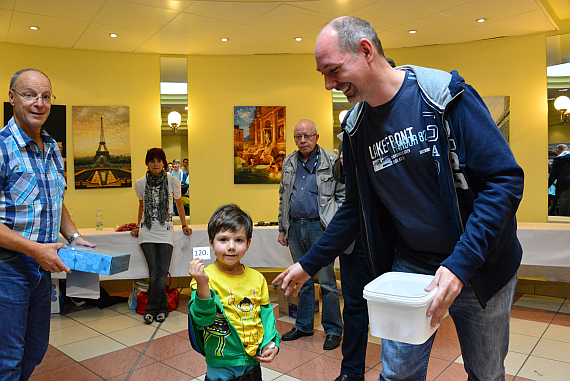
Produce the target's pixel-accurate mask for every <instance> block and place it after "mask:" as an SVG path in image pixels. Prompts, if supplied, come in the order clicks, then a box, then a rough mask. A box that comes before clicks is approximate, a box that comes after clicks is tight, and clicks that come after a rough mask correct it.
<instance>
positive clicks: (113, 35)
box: [109, 33, 119, 38]
mask: <svg viewBox="0 0 570 381" xmlns="http://www.w3.org/2000/svg"><path fill="white" fill-rule="evenodd" d="M109 36H111V37H113V38H115V37H119V35H118V34H117V33H109Z"/></svg>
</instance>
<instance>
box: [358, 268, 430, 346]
mask: <svg viewBox="0 0 570 381" xmlns="http://www.w3.org/2000/svg"><path fill="white" fill-rule="evenodd" d="M433 278H434V277H433V276H432V275H423V274H410V273H400V272H388V273H385V274H383V275H380V276H379V277H378V278H376V279H374V280H373V281H372V282H370V283H368V284H367V285H366V287H364V298H365V299H366V300H367V301H368V317H369V320H370V334H371V335H372V336H376V337H381V338H383V339H388V340H394V341H400V342H403V343H408V344H423V343H425V342H426V341H427V339H429V338H430V337H431V335H432V334H433V333H434V332H435V330H436V329H437V327H435V328H432V327H431V325H430V322H431V316H430V317H429V318H428V317H427V316H426V312H427V309H428V307H429V305H430V303H431V301H432V300H433V298H434V297H435V293H436V291H437V287H436V288H434V289H433V290H431V291H430V292H429V293H428V292H425V291H424V289H425V288H426V287H427V286H428V285H429V284H430V283H431V281H432V280H433ZM438 326H439V325H438Z"/></svg>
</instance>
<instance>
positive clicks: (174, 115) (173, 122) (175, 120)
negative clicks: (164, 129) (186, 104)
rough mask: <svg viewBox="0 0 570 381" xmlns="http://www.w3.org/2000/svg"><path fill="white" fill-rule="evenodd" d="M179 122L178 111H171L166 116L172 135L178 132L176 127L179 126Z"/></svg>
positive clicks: (180, 116) (180, 117)
mask: <svg viewBox="0 0 570 381" xmlns="http://www.w3.org/2000/svg"><path fill="white" fill-rule="evenodd" d="M180 122H182V115H180V113H179V112H178V111H172V112H171V113H170V114H168V124H169V125H170V128H171V129H172V135H176V132H177V131H178V126H180Z"/></svg>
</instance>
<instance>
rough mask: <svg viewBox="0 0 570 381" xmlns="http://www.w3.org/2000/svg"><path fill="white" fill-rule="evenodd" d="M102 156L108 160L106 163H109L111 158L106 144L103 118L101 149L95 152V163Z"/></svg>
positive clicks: (98, 148) (100, 139)
mask: <svg viewBox="0 0 570 381" xmlns="http://www.w3.org/2000/svg"><path fill="white" fill-rule="evenodd" d="M101 156H103V157H104V158H105V159H107V160H106V161H108V159H109V156H110V155H109V150H108V149H107V144H106V143H105V134H104V132H103V116H101V137H100V138H99V147H97V151H96V152H95V161H97V159H99V157H101Z"/></svg>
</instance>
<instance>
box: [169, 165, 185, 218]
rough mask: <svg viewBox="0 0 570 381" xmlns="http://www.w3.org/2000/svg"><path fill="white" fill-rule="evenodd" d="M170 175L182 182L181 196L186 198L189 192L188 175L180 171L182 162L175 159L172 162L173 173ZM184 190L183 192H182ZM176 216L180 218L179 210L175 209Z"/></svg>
mask: <svg viewBox="0 0 570 381" xmlns="http://www.w3.org/2000/svg"><path fill="white" fill-rule="evenodd" d="M170 175H171V176H174V177H176V178H177V179H178V180H179V181H180V186H181V195H182V196H186V193H187V192H188V183H187V181H188V175H187V174H186V172H184V171H183V170H182V169H180V160H178V159H174V160H172V171H170ZM182 190H183V191H182ZM173 210H174V215H175V216H178V208H176V207H174V209H173Z"/></svg>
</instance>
